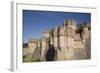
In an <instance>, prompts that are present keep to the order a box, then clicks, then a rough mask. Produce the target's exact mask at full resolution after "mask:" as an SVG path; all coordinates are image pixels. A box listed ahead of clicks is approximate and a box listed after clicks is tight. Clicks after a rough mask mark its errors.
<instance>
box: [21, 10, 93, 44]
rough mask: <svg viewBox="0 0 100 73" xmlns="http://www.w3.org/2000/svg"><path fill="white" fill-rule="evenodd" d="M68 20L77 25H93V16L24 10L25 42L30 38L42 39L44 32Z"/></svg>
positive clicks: (88, 14)
mask: <svg viewBox="0 0 100 73" xmlns="http://www.w3.org/2000/svg"><path fill="white" fill-rule="evenodd" d="M67 19H72V20H75V21H76V22H77V24H80V23H84V22H87V23H91V14H90V13H76V12H54V11H34V10H23V42H24V43H26V42H28V40H29V39H30V38H35V39H41V38H42V32H44V31H46V30H50V29H52V28H54V27H56V26H58V25H63V22H64V20H67Z"/></svg>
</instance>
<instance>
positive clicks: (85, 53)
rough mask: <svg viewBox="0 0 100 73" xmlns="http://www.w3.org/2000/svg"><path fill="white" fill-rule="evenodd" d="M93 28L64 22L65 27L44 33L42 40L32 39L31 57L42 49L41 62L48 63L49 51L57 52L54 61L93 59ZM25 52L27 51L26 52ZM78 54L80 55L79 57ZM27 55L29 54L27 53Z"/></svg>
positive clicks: (29, 48)
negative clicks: (91, 50) (36, 50)
mask: <svg viewBox="0 0 100 73" xmlns="http://www.w3.org/2000/svg"><path fill="white" fill-rule="evenodd" d="M90 40H91V26H90V24H86V23H84V24H80V25H77V23H76V22H75V21H74V20H71V19H68V20H65V21H64V24H63V26H57V27H55V28H53V29H51V30H48V31H45V32H43V38H42V39H41V40H36V39H32V40H29V42H28V49H26V50H28V51H29V50H30V51H29V52H30V53H31V55H33V54H32V53H34V50H35V49H37V48H40V60H41V61H47V59H46V57H47V53H48V50H50V49H52V48H53V50H54V51H55V53H54V56H55V57H54V59H53V60H58V61H60V60H78V59H89V58H91V54H90V53H91V52H90V49H91V47H90V46H91V44H90V43H91V42H90ZM24 52H25V50H24ZM77 54H79V55H78V56H77ZM25 55H27V52H25Z"/></svg>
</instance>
